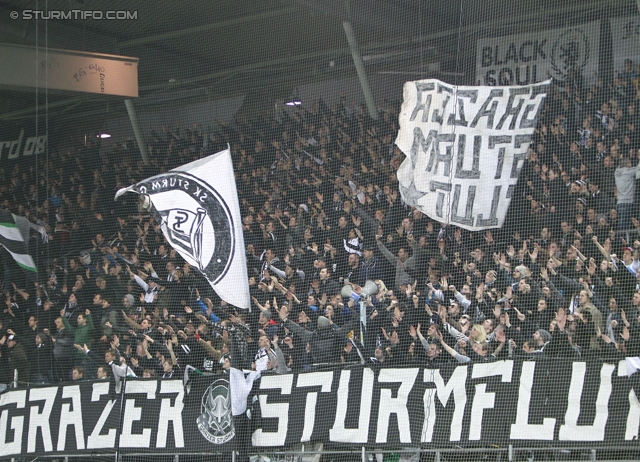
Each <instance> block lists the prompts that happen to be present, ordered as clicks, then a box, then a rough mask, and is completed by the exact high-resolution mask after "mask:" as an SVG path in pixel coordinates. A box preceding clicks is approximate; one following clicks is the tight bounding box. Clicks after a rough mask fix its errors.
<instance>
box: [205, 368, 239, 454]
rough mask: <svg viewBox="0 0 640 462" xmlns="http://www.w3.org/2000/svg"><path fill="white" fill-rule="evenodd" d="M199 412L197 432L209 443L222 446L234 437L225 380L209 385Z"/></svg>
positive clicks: (227, 383)
mask: <svg viewBox="0 0 640 462" xmlns="http://www.w3.org/2000/svg"><path fill="white" fill-rule="evenodd" d="M201 412H202V414H201V415H200V416H199V417H198V419H197V424H198V430H199V431H200V433H202V436H204V437H205V438H206V439H207V440H208V441H209V442H211V443H213V444H224V443H226V442H227V441H229V440H230V439H231V438H233V437H234V436H235V434H236V432H235V428H234V426H233V417H232V415H231V397H230V395H229V382H228V381H227V380H222V379H221V380H216V381H215V382H213V383H212V384H211V385H209V388H207V391H205V392H204V395H203V396H202V405H201Z"/></svg>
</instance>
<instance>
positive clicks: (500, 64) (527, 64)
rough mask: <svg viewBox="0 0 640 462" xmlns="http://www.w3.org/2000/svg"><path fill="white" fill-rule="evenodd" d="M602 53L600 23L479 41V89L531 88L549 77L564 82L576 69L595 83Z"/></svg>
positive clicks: (477, 65)
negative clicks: (493, 87) (483, 87)
mask: <svg viewBox="0 0 640 462" xmlns="http://www.w3.org/2000/svg"><path fill="white" fill-rule="evenodd" d="M599 53H600V21H593V22H589V23H586V24H579V25H576V26H572V27H564V28H561V29H552V30H543V31H538V32H531V33H528V34H517V35H507V36H504V37H492V38H485V39H481V40H478V42H477V51H476V80H477V83H478V85H528V84H532V83H538V82H542V81H543V80H547V79H548V78H549V77H553V78H554V79H557V80H560V81H564V80H566V79H567V77H568V76H569V71H570V70H571V69H573V70H574V71H575V72H577V73H578V74H580V75H581V77H582V78H583V79H584V82H585V83H588V84H592V83H594V82H595V77H596V74H595V73H596V72H597V71H598V56H599Z"/></svg>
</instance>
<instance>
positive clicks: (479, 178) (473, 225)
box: [396, 79, 549, 231]
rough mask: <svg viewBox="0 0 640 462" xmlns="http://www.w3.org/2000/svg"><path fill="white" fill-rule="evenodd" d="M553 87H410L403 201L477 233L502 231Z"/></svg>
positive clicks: (400, 141) (431, 83) (403, 132)
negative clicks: (537, 124) (547, 98)
mask: <svg viewBox="0 0 640 462" xmlns="http://www.w3.org/2000/svg"><path fill="white" fill-rule="evenodd" d="M548 86H549V82H548V81H547V82H543V83H540V84H536V85H527V86H522V87H455V86H452V85H448V84H446V83H443V82H440V81H439V80H433V79H432V80H421V81H417V82H407V83H405V85H404V102H403V103H402V110H401V112H400V131H399V132H398V138H397V139H396V144H397V145H398V147H399V148H400V149H401V150H402V152H404V153H405V155H406V156H407V158H406V159H405V161H404V162H403V163H402V165H401V166H400V169H399V170H398V181H399V182H400V193H401V195H402V199H403V201H404V202H405V203H406V204H408V205H411V206H414V207H416V208H417V209H418V210H420V211H421V212H422V213H424V214H426V215H428V216H429V217H431V218H433V219H434V220H437V221H439V222H441V223H445V224H455V225H457V226H460V227H462V228H465V229H468V230H471V231H476V230H482V229H488V228H499V227H501V226H502V224H503V222H504V218H505V215H506V213H507V209H508V208H509V203H510V201H511V195H512V193H513V188H515V185H516V183H517V181H518V175H519V174H520V170H521V169H522V166H523V164H524V161H525V156H526V153H527V149H528V147H529V144H530V143H531V140H532V137H533V132H534V130H535V127H536V122H537V117H538V114H539V111H540V108H541V107H542V102H543V100H544V97H545V95H546V92H547V88H548Z"/></svg>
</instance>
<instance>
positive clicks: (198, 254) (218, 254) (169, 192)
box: [136, 172, 235, 284]
mask: <svg viewBox="0 0 640 462" xmlns="http://www.w3.org/2000/svg"><path fill="white" fill-rule="evenodd" d="M136 192H138V193H139V194H141V195H144V196H148V198H149V200H150V202H151V203H152V204H153V207H154V209H155V211H156V212H157V215H158V216H159V219H160V224H161V227H162V231H163V232H164V235H165V238H166V239H167V241H168V242H169V244H170V245H171V246H172V247H173V248H174V249H176V250H177V251H178V253H179V254H180V255H181V256H182V257H183V258H184V259H185V260H186V261H187V262H188V263H189V264H191V265H193V266H195V267H196V268H198V269H199V270H200V271H201V272H202V273H203V274H204V275H205V276H206V277H207V279H208V280H209V281H210V282H211V283H212V284H215V283H217V282H218V281H220V280H221V279H222V278H223V277H224V276H225V274H226V273H227V271H228V269H229V266H230V265H231V262H232V260H233V254H234V248H235V232H234V223H233V218H232V216H231V212H230V210H229V206H228V205H227V203H226V202H225V201H224V199H223V198H222V196H221V195H220V194H219V193H218V192H217V191H216V190H215V189H214V188H213V187H211V186H210V185H209V184H207V183H205V182H204V181H202V180H200V179H199V178H196V177H195V176H193V175H190V174H188V173H183V172H167V173H164V174H161V175H157V176H155V177H152V178H149V179H148V180H145V181H143V182H141V183H139V184H138V185H137V186H136Z"/></svg>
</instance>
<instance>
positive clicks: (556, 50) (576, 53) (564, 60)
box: [549, 29, 591, 77]
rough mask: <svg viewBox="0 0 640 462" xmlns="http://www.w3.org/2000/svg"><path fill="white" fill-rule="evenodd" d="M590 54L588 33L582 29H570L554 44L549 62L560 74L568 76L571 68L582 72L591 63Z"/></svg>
mask: <svg viewBox="0 0 640 462" xmlns="http://www.w3.org/2000/svg"><path fill="white" fill-rule="evenodd" d="M590 54H591V48H590V46H589V37H587V34H586V33H585V32H584V31H583V30H581V29H569V30H566V31H564V32H563V33H562V34H560V36H559V37H558V39H557V40H556V41H555V43H554V44H553V48H552V49H551V55H550V56H549V62H550V64H551V68H552V69H553V71H554V72H555V73H556V74H557V75H558V76H560V77H567V75H568V73H569V71H570V70H571V69H574V70H575V71H578V72H581V71H582V70H583V69H584V68H585V67H586V66H587V64H588V63H589V56H590Z"/></svg>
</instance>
